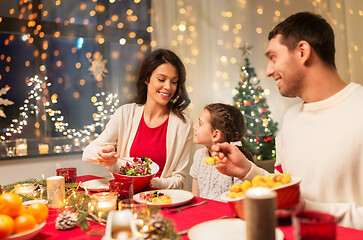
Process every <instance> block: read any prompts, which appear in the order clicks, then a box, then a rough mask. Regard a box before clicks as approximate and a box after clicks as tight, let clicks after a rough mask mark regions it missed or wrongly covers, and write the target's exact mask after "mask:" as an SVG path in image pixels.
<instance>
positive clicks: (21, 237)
mask: <svg viewBox="0 0 363 240" xmlns="http://www.w3.org/2000/svg"><path fill="white" fill-rule="evenodd" d="M45 223H46V222H42V223H40V224H38V225H36V226H35V228H33V229H32V230H29V231H26V232H22V233H18V234H13V235H10V236H8V237H6V238H2V240H7V239H11V240H27V239H31V238H33V237H34V236H35V235H37V234H38V233H39V232H40V230H41V229H42V228H43V227H44V226H45Z"/></svg>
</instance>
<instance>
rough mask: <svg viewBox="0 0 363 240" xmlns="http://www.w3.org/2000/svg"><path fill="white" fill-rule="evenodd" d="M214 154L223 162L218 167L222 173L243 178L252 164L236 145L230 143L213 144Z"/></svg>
mask: <svg viewBox="0 0 363 240" xmlns="http://www.w3.org/2000/svg"><path fill="white" fill-rule="evenodd" d="M212 151H213V152H212V156H218V157H219V158H220V159H221V162H220V163H219V164H217V165H216V168H217V170H218V171H219V172H221V173H222V174H225V175H228V176H231V177H238V178H240V179H243V178H244V177H245V176H246V174H247V173H248V172H249V171H250V169H251V167H252V164H251V162H250V161H248V159H247V158H246V156H245V155H244V154H243V153H242V152H241V151H240V150H239V149H238V147H236V146H232V145H231V144H229V143H217V145H213V146H212Z"/></svg>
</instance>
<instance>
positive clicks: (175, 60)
mask: <svg viewBox="0 0 363 240" xmlns="http://www.w3.org/2000/svg"><path fill="white" fill-rule="evenodd" d="M164 63H170V64H171V65H173V66H174V67H175V68H176V70H177V71H178V85H177V89H176V91H175V94H174V96H173V98H172V99H171V100H170V101H169V103H168V105H169V106H170V108H171V111H173V112H174V114H175V115H177V116H178V117H179V118H180V119H182V120H183V122H185V118H184V115H183V113H182V112H183V110H184V109H185V108H187V107H188V105H189V103H190V99H189V97H188V94H187V91H186V88H185V78H186V71H185V67H184V64H183V63H182V61H181V60H180V58H179V57H178V56H177V55H176V54H175V53H174V52H172V51H170V50H167V49H158V50H155V51H153V52H151V54H150V55H148V56H147V57H146V58H145V60H144V61H143V62H142V65H141V68H140V73H139V78H138V80H137V83H136V97H135V103H137V104H145V103H146V98H147V85H146V82H149V81H150V77H151V75H152V73H153V72H154V70H155V69H156V68H157V67H158V66H160V65H161V64H164Z"/></svg>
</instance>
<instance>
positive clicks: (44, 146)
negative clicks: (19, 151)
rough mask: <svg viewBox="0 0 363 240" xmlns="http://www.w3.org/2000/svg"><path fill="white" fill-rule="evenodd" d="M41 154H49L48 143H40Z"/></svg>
mask: <svg viewBox="0 0 363 240" xmlns="http://www.w3.org/2000/svg"><path fill="white" fill-rule="evenodd" d="M38 150H39V154H48V152H49V145H48V144H46V143H39V144H38Z"/></svg>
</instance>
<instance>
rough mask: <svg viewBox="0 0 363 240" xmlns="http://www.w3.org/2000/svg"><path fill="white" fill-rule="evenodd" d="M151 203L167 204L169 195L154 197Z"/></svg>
mask: <svg viewBox="0 0 363 240" xmlns="http://www.w3.org/2000/svg"><path fill="white" fill-rule="evenodd" d="M151 203H152V204H169V203H171V197H170V196H169V195H163V196H160V197H155V198H153V199H152V201H151Z"/></svg>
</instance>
